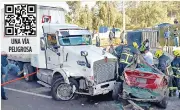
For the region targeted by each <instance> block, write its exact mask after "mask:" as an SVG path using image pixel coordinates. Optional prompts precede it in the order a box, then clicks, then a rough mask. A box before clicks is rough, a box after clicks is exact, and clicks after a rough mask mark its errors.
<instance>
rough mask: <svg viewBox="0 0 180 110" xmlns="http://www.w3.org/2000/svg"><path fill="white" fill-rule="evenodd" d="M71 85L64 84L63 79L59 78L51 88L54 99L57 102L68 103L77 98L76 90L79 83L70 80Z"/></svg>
mask: <svg viewBox="0 0 180 110" xmlns="http://www.w3.org/2000/svg"><path fill="white" fill-rule="evenodd" d="M69 82H70V84H67V83H65V82H64V80H63V78H59V79H57V80H56V81H54V83H53V84H52V86H51V93H52V98H53V99H54V100H57V101H60V100H61V101H68V100H71V99H72V98H73V97H74V96H75V90H76V89H77V88H78V83H77V82H76V81H75V80H73V79H69Z"/></svg>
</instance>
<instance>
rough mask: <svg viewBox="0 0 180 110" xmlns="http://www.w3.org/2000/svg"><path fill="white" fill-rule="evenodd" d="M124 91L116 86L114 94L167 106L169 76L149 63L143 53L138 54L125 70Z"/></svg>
mask: <svg viewBox="0 0 180 110" xmlns="http://www.w3.org/2000/svg"><path fill="white" fill-rule="evenodd" d="M122 78H123V80H124V83H123V93H122V94H121V95H120V94H119V91H120V86H119V85H117V86H116V87H115V88H114V92H113V93H116V94H114V96H117V97H120V98H122V99H127V100H134V101H140V102H155V103H157V104H158V106H160V107H162V108H166V106H167V97H168V94H169V91H168V80H169V78H168V76H166V75H165V74H164V73H162V72H161V71H160V70H158V69H157V68H156V67H154V66H150V65H148V64H147V63H146V62H145V60H144V59H143V57H142V56H141V55H137V56H136V57H135V59H134V61H133V63H131V64H129V65H128V66H127V67H126V68H125V69H124V72H123V77H122Z"/></svg>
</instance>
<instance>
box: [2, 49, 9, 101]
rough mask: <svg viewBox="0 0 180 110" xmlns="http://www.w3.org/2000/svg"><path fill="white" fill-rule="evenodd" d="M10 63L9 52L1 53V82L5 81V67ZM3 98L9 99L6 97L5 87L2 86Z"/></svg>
mask: <svg viewBox="0 0 180 110" xmlns="http://www.w3.org/2000/svg"><path fill="white" fill-rule="evenodd" d="M7 64H8V61H7V54H5V53H3V52H2V53H1V84H2V83H3V80H4V78H5V75H6V73H5V70H4V68H3V67H6V65H7ZM1 99H3V100H7V99H8V98H7V97H6V94H5V91H4V87H3V86H1Z"/></svg>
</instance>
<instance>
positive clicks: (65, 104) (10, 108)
mask: <svg viewBox="0 0 180 110" xmlns="http://www.w3.org/2000/svg"><path fill="white" fill-rule="evenodd" d="M14 78H16V77H15V76H12V75H10V76H9V80H11V79H14ZM5 87H6V93H7V96H8V98H9V99H8V100H5V101H4V100H2V110H121V104H120V103H118V102H115V101H113V100H111V99H110V98H109V97H107V96H96V97H86V96H79V97H78V98H76V99H74V100H72V101H54V100H53V99H52V98H51V95H50V89H49V88H46V87H43V86H41V85H39V84H38V83H36V82H26V81H24V80H20V81H17V82H14V83H11V84H8V85H6V86H5ZM153 108H154V110H161V109H159V108H157V107H156V106H154V107H153ZM166 110H180V99H178V98H177V97H173V98H170V99H169V103H168V107H167V109H166Z"/></svg>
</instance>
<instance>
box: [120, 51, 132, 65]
mask: <svg viewBox="0 0 180 110" xmlns="http://www.w3.org/2000/svg"><path fill="white" fill-rule="evenodd" d="M122 54H124V55H126V59H120V63H125V64H130V63H131V62H128V59H129V57H133V55H131V54H128V53H121V55H122Z"/></svg>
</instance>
